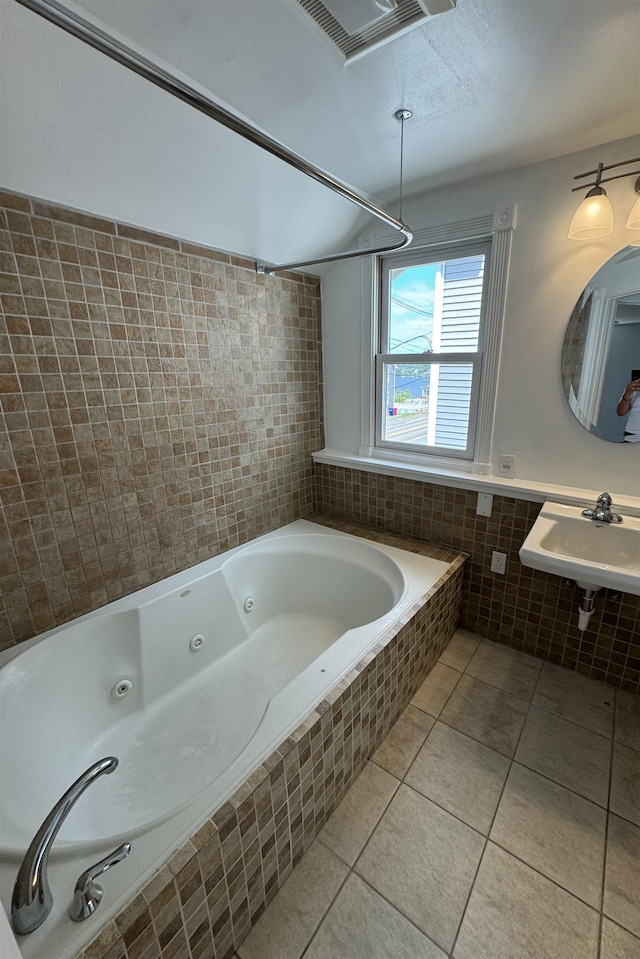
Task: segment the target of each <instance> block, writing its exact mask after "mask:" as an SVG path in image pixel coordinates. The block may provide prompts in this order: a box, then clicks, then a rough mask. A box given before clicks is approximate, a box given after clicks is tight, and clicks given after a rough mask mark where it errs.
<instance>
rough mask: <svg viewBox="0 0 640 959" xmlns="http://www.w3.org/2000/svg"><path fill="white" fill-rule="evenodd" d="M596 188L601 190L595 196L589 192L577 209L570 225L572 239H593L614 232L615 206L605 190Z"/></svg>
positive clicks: (570, 237)
mask: <svg viewBox="0 0 640 959" xmlns="http://www.w3.org/2000/svg"><path fill="white" fill-rule="evenodd" d="M596 189H599V190H600V191H601V192H600V193H599V194H596V195H595V196H589V195H588V194H587V196H586V197H585V198H584V200H583V201H582V203H581V204H580V206H579V207H578V209H577V210H576V212H575V216H574V217H573V220H572V221H571V226H570V227H569V239H570V240H592V239H594V238H595V237H597V236H606V235H607V233H613V207H612V206H611V203H610V201H609V198H608V197H607V195H606V193H605V192H604V190H602V188H601V187H596ZM590 192H591V193H593V192H594V191H590Z"/></svg>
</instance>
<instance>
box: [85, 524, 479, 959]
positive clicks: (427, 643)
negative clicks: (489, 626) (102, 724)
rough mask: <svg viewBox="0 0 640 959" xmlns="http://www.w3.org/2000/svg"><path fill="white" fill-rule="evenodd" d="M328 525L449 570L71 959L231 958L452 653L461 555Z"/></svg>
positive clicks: (340, 525) (337, 525)
mask: <svg viewBox="0 0 640 959" xmlns="http://www.w3.org/2000/svg"><path fill="white" fill-rule="evenodd" d="M329 525H334V526H336V527H338V528H340V529H344V530H345V531H347V532H354V533H362V534H363V535H367V536H369V537H370V538H372V539H376V540H378V541H382V542H386V543H388V544H390V545H393V546H399V547H400V548H405V549H406V548H409V549H412V550H413V551H415V552H418V553H422V554H424V555H428V556H433V557H434V558H435V559H443V560H445V561H449V562H450V567H449V569H448V570H447V572H445V574H444V575H443V576H442V577H441V579H440V580H439V581H438V582H437V583H436V584H435V585H434V586H433V587H432V588H431V589H430V590H429V591H428V592H427V593H426V594H425V596H424V597H422V599H421V600H420V601H418V602H416V603H415V604H414V606H413V608H412V609H411V610H409V611H408V612H407V614H406V615H405V616H404V617H403V618H402V620H401V622H399V623H397V624H396V625H395V627H394V628H391V629H390V630H389V631H388V633H387V634H386V635H385V636H384V637H383V638H382V639H381V640H380V642H379V643H378V644H377V646H376V647H375V649H374V650H372V651H371V653H369V654H368V655H367V656H366V657H365V658H364V659H363V661H362V662H360V663H359V664H358V665H357V666H356V668H355V669H354V670H352V671H351V673H349V674H348V675H347V676H346V677H345V678H344V679H343V680H342V681H341V682H340V683H339V684H338V686H336V687H335V689H334V690H332V692H331V693H330V694H329V695H328V696H327V698H326V699H325V700H323V701H322V702H321V703H319V704H318V706H317V707H316V709H315V710H314V711H313V712H311V713H310V714H309V715H308V716H307V717H306V719H305V720H304V721H303V722H302V723H301V724H300V726H299V727H298V728H297V729H296V730H295V731H294V732H293V733H292V734H291V736H289V737H288V738H287V739H286V740H285V741H284V742H283V743H282V744H281V745H280V746H279V747H278V749H277V750H276V751H275V752H274V753H273V754H272V755H271V756H269V757H268V759H266V760H265V762H264V763H263V764H262V765H261V766H259V767H258V768H257V769H256V770H255V771H254V772H253V773H252V775H251V776H250V777H249V779H248V780H247V781H246V782H245V783H244V784H243V785H242V786H241V787H240V788H239V789H238V791H237V792H236V793H235V794H234V795H233V796H232V797H231V799H230V800H229V801H228V802H226V803H225V804H224V805H223V806H222V807H221V808H220V809H218V810H215V811H213V813H212V816H211V818H210V819H209V820H207V821H206V822H205V823H204V825H203V826H202V827H201V828H200V829H199V830H198V831H197V832H196V833H195V834H194V835H193V836H192V837H191V839H190V841H189V842H187V843H186V844H185V845H184V846H183V847H182V848H181V849H180V850H179V851H178V852H177V853H176V854H175V855H174V856H173V857H172V858H171V859H170V860H169V861H168V863H167V864H166V865H165V866H164V867H163V868H162V869H161V870H160V871H159V872H158V873H157V874H156V875H155V876H154V877H153V878H152V879H151V881H150V882H148V883H147V884H146V885H145V886H144V888H143V889H141V890H140V892H139V894H138V895H136V896H135V897H134V899H133V901H132V902H131V903H130V904H129V906H128V907H127V908H126V909H125V910H123V911H122V912H121V913H120V914H119V915H118V916H116V918H115V920H113V921H111V922H109V923H108V924H107V925H106V926H105V927H104V928H103V929H102V930H101V931H100V933H99V934H98V936H97V938H96V939H95V940H94V941H93V942H92V943H91V944H90V945H89V946H87V947H86V948H85V949H84V950H83V951H82V952H81V953H80V954H79V955H78V957H77V959H230V957H231V956H232V955H233V952H234V950H235V949H236V948H237V947H238V945H239V944H240V943H241V942H242V940H243V939H244V937H245V936H246V935H247V933H248V932H249V929H250V928H251V925H252V924H253V923H255V922H256V920H257V919H258V918H259V917H260V915H261V914H262V912H263V911H264V909H265V908H266V906H267V905H268V903H269V902H270V901H271V900H272V899H273V897H274V896H275V894H276V893H277V891H278V889H279V888H280V887H281V886H282V884H283V883H284V881H285V880H286V878H287V877H288V875H289V873H290V872H291V870H292V869H293V866H294V865H295V864H296V863H297V862H298V860H299V859H300V858H301V856H302V855H303V853H304V852H305V851H306V850H307V849H308V848H309V846H310V845H311V843H312V842H313V840H314V838H315V836H316V835H317V834H318V832H319V831H320V830H321V828H322V826H323V825H324V823H325V822H326V820H327V819H328V817H329V816H330V814H331V812H332V811H333V809H335V807H336V806H337V805H338V803H339V802H340V800H341V799H342V797H343V796H344V795H345V793H346V791H347V789H348V788H349V786H350V785H351V784H352V783H353V782H354V780H355V779H356V778H357V776H358V774H359V773H360V772H361V770H362V769H363V767H364V765H365V763H366V761H367V759H368V757H369V756H370V755H371V754H372V753H373V752H374V751H375V749H376V748H377V746H379V745H380V743H381V742H382V740H383V739H384V738H385V736H386V735H387V733H388V732H389V730H390V729H391V727H392V726H393V724H394V723H395V721H396V719H397V718H398V717H399V715H400V713H401V712H402V711H403V709H404V708H405V706H406V704H407V703H408V702H409V700H410V699H411V697H412V696H413V694H414V693H415V691H416V690H417V689H418V687H419V686H420V684H421V683H422V681H423V680H424V678H425V676H426V675H427V673H428V672H429V670H430V669H431V667H432V666H433V664H434V663H435V662H436V660H437V659H438V657H439V656H440V655H441V653H442V651H443V650H444V648H445V647H446V645H447V643H448V642H449V640H450V638H451V636H452V635H453V632H454V630H455V628H456V622H457V617H458V611H459V606H460V594H461V588H462V563H463V558H462V557H461V556H459V555H456V554H455V553H454V552H453V551H451V550H438V549H433V548H431V547H429V546H425V545H424V544H421V543H417V542H413V543H407V542H405V541H403V540H400V539H398V538H397V537H394V536H389V535H385V534H382V535H381V534H376V533H371V532H369V531H362V530H360V529H357V528H355V527H352V526H349V525H346V524H344V523H340V522H337V523H330V524H329ZM96 918H97V917H96Z"/></svg>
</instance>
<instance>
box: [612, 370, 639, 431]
mask: <svg viewBox="0 0 640 959" xmlns="http://www.w3.org/2000/svg"><path fill="white" fill-rule="evenodd" d="M631 375H632V379H631V380H630V381H629V382H628V383H627V385H626V386H625V389H624V393H623V394H622V396H621V397H620V401H619V403H618V405H617V407H616V413H617V414H618V416H626V417H627V422H626V423H625V425H624V439H623V440H622V442H623V443H640V370H634V371H633V373H632V374H631Z"/></svg>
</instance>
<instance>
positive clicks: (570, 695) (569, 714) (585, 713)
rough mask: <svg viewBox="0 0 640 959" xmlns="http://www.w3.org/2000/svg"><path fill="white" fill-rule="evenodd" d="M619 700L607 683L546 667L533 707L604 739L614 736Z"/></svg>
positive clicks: (559, 667) (548, 664)
mask: <svg viewBox="0 0 640 959" xmlns="http://www.w3.org/2000/svg"><path fill="white" fill-rule="evenodd" d="M615 699H616V691H615V689H612V687H611V686H608V685H607V684H606V683H601V682H598V681H597V680H595V679H589V677H588V676H582V675H580V673H574V672H571V671H570V670H568V669H564V668H563V667H562V666H554V665H553V663H545V664H544V666H543V667H542V673H541V674H540V680H539V682H538V687H537V689H536V694H535V696H534V698H533V703H534V705H535V706H539V707H540V708H541V709H548V710H549V711H550V712H552V713H555V714H556V715H557V716H562V717H563V718H564V719H570V720H571V722H574V723H578V724H579V725H581V726H586V727H587V729H592V730H593V732H595V733H600V734H601V735H602V736H611V735H612V731H613V717H614V711H615Z"/></svg>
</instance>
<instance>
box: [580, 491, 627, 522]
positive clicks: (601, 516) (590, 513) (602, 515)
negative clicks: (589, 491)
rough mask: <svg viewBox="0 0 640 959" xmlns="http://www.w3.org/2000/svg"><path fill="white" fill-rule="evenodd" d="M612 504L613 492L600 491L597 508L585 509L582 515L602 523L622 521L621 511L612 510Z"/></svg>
mask: <svg viewBox="0 0 640 959" xmlns="http://www.w3.org/2000/svg"><path fill="white" fill-rule="evenodd" d="M612 505H613V501H612V499H611V494H610V493H600V496H599V497H598V499H597V500H596V505H595V509H583V510H582V515H583V516H586V517H587V519H594V520H597V521H598V522H600V523H621V522H622V516H620V513H612V512H611V507H612Z"/></svg>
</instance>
